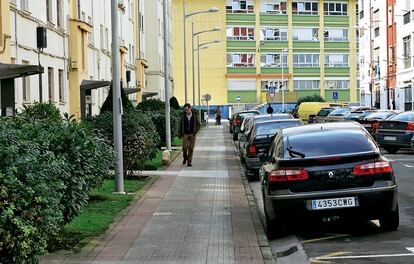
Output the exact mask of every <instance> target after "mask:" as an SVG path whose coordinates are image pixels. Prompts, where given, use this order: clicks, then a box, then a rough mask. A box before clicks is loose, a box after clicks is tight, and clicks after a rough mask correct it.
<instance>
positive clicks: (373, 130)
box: [371, 121, 379, 134]
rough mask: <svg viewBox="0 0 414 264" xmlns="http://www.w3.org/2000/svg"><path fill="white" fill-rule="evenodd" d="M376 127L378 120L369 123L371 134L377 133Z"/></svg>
mask: <svg viewBox="0 0 414 264" xmlns="http://www.w3.org/2000/svg"><path fill="white" fill-rule="evenodd" d="M378 127H379V122H378V121H376V122H374V123H372V125H371V133H373V134H375V133H377V130H378Z"/></svg>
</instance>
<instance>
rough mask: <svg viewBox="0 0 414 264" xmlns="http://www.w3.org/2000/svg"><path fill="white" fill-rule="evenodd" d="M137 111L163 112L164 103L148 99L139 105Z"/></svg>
mask: <svg viewBox="0 0 414 264" xmlns="http://www.w3.org/2000/svg"><path fill="white" fill-rule="evenodd" d="M136 109H137V110H141V111H144V112H146V111H165V103H164V102H163V101H160V100H158V99H148V100H144V101H142V102H141V103H139V104H138V105H137V107H136Z"/></svg>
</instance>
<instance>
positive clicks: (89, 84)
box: [80, 80, 111, 90]
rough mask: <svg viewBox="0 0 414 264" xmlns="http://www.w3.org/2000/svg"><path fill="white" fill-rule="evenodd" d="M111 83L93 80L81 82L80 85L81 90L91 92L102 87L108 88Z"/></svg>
mask: <svg viewBox="0 0 414 264" xmlns="http://www.w3.org/2000/svg"><path fill="white" fill-rule="evenodd" d="M110 85H111V82H108V81H94V80H83V81H82V82H81V85H80V89H81V90H93V89H98V88H102V87H107V86H110Z"/></svg>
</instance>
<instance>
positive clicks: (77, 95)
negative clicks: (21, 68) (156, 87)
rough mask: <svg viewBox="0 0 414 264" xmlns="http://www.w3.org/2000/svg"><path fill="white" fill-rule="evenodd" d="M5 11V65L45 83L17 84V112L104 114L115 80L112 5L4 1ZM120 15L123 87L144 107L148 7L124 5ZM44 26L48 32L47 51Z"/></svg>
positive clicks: (0, 26) (83, 0)
mask: <svg viewBox="0 0 414 264" xmlns="http://www.w3.org/2000/svg"><path fill="white" fill-rule="evenodd" d="M0 10H1V18H0V19H1V20H0V21H1V23H0V40H1V42H2V44H1V45H0V62H3V63H9V64H10V63H11V64H16V65H27V67H29V65H41V67H39V69H42V71H43V73H42V74H41V76H42V77H41V81H40V80H39V76H40V74H35V75H31V76H27V74H26V75H25V77H24V78H16V79H14V80H13V83H14V87H15V89H14V92H13V97H14V99H13V101H14V102H12V105H13V109H17V110H18V109H21V108H22V107H23V105H25V104H32V103H33V102H39V101H43V102H52V103H54V104H55V105H56V106H57V107H58V108H59V109H60V110H61V112H62V113H64V112H68V113H70V114H71V115H74V116H75V117H76V118H79V117H80V116H84V115H94V114H98V113H99V111H100V107H101V105H102V104H103V102H104V100H105V99H106V97H107V95H108V91H109V85H110V82H111V80H112V66H111V65H112V63H111V61H112V55H111V52H112V50H111V45H112V43H111V42H112V41H111V39H112V35H111V0H39V1H29V0H7V1H6V0H1V1H0ZM118 11H119V21H118V22H119V43H120V47H119V53H120V65H121V68H120V76H121V81H122V86H123V88H124V91H125V92H126V93H127V94H128V95H129V97H130V99H131V100H132V101H135V102H137V103H138V102H140V101H141V100H142V97H143V96H145V94H146V91H145V74H144V69H145V68H146V67H147V60H146V57H145V56H146V54H145V51H144V50H145V46H146V45H145V44H144V43H143V42H144V36H145V35H144V23H143V22H144V13H145V10H144V3H143V1H142V0H120V1H119V3H118ZM38 27H43V28H45V29H46V32H47V47H45V48H42V49H39V48H38V47H37V34H36V30H37V28H38ZM157 44H158V43H157ZM38 71H40V70H38ZM30 74H34V73H30ZM3 97H4V96H3ZM2 104H3V101H2ZM3 112H4V111H3Z"/></svg>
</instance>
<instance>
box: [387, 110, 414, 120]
mask: <svg viewBox="0 0 414 264" xmlns="http://www.w3.org/2000/svg"><path fill="white" fill-rule="evenodd" d="M389 120H392V121H414V112H404V113H401V114H398V115H395V116H393V117H391V118H390V119H389Z"/></svg>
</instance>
